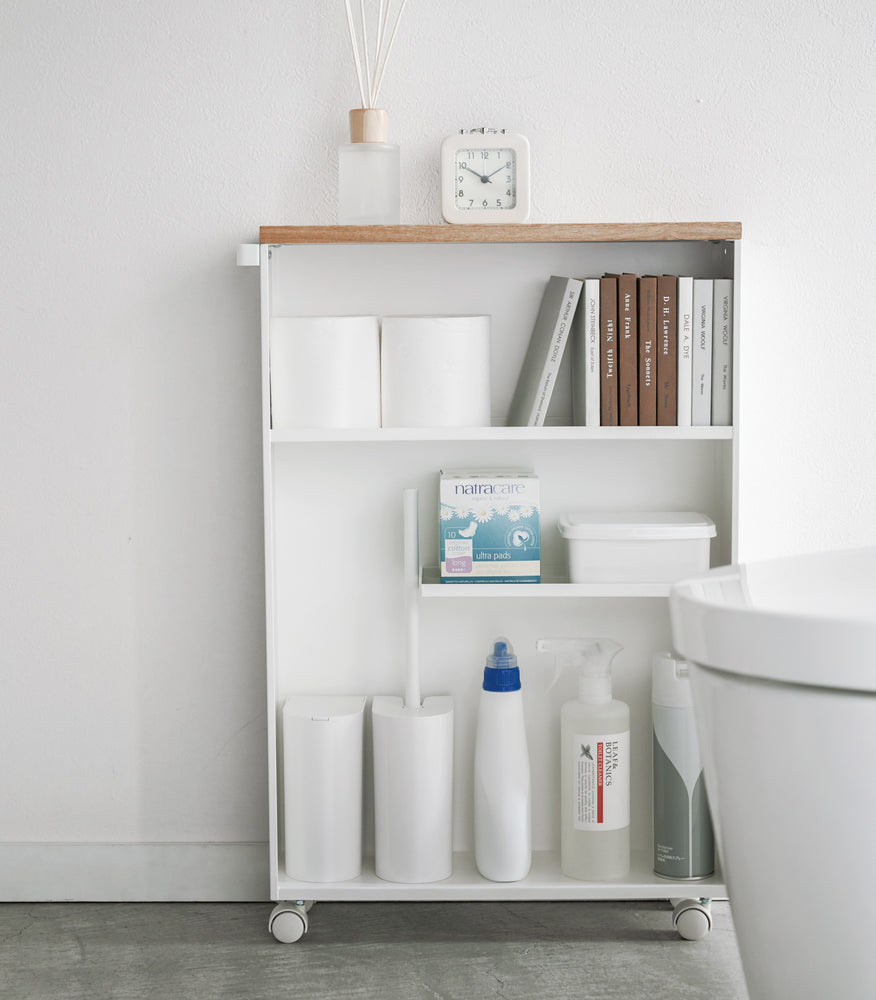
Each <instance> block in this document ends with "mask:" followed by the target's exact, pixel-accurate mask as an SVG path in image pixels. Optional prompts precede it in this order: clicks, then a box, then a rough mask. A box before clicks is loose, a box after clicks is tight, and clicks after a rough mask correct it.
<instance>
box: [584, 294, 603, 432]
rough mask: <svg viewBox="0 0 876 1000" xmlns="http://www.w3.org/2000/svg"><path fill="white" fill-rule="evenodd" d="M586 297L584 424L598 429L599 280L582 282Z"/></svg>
mask: <svg viewBox="0 0 876 1000" xmlns="http://www.w3.org/2000/svg"><path fill="white" fill-rule="evenodd" d="M584 291H585V293H586V295H587V302H586V310H585V319H586V325H587V367H586V368H585V370H584V391H585V394H586V395H585V399H586V405H587V408H586V413H585V419H584V423H585V424H586V425H587V426H588V427H598V426H599V421H600V408H599V387H600V382H601V379H600V369H599V365H600V358H601V351H600V346H599V345H600V336H599V278H588V279H587V280H586V281H585V282H584Z"/></svg>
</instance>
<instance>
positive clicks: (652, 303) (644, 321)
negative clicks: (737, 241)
mask: <svg viewBox="0 0 876 1000" xmlns="http://www.w3.org/2000/svg"><path fill="white" fill-rule="evenodd" d="M732 341H733V280H732V279H731V278H693V277H685V276H681V277H679V276H676V275H643V276H637V275H635V274H606V275H603V276H602V277H601V278H585V279H578V278H565V277H560V276H558V275H552V276H551V278H550V280H549V281H548V284H547V287H546V288H545V291H544V295H543V297H542V301H541V305H540V307H539V311H538V316H537V318H536V322H535V326H534V327H533V331H532V337H531V338H530V342H529V346H528V348H527V351H526V356H525V358H524V361H523V366H522V368H521V371H520V375H519V378H518V382H517V387H516V389H515V391H514V395H513V398H512V401H511V408H510V410H509V414H508V424H509V426H516V427H526V426H530V427H539V426H542V425H543V424H544V422H545V417H546V416H547V410H548V406H549V404H550V400H551V396H552V395H553V391H554V387H555V385H556V382H557V375H558V372H559V367H560V362H561V361H562V359H563V356H564V353H565V351H566V345H567V343H570V344H571V355H572V357H571V361H572V365H571V368H572V407H573V421H574V423H575V424H578V425H582V426H587V427H615V426H655V425H661V426H678V427H691V426H693V427H708V426H716V427H721V426H725V427H726V426H729V425H730V424H731V423H732V416H733V406H732V385H731V367H732V349H733V348H732Z"/></svg>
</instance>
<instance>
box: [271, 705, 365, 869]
mask: <svg viewBox="0 0 876 1000" xmlns="http://www.w3.org/2000/svg"><path fill="white" fill-rule="evenodd" d="M364 713H365V699H364V697H361V696H359V695H351V696H344V695H302V696H298V697H293V698H289V699H288V700H287V701H286V703H285V704H284V706H283V791H284V794H283V804H284V826H285V848H286V857H285V868H286V874H287V875H288V876H289V878H294V879H300V880H301V881H302V882H345V881H347V880H348V879H354V878H358V877H359V876H360V875H361V874H362V734H363V721H364Z"/></svg>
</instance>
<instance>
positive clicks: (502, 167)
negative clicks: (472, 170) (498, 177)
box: [481, 163, 505, 181]
mask: <svg viewBox="0 0 876 1000" xmlns="http://www.w3.org/2000/svg"><path fill="white" fill-rule="evenodd" d="M504 169H505V164H504V163H503V164H502V166H501V167H496V169H495V170H494V171H493V173H492V174H487V176H486V178H484V177H482V178H481V180H482V181H488V180H489V179H490V178H491V177H492V176H493V174H497V173H498V172H499V171H500V170H504Z"/></svg>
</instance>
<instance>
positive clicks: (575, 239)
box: [259, 222, 742, 246]
mask: <svg viewBox="0 0 876 1000" xmlns="http://www.w3.org/2000/svg"><path fill="white" fill-rule="evenodd" d="M741 238H742V223H741V222H629V223H605V222H582V223H521V224H519V225H478V226H451V225H439V226H431V225H429V226H426V225H411V226H407V225H406V226H262V227H261V228H260V230H259V240H260V242H261V243H263V244H268V245H272V246H278V245H283V244H291V243H625V242H659V243H665V242H677V241H685V240H694V241H699V240H739V239H741Z"/></svg>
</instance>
